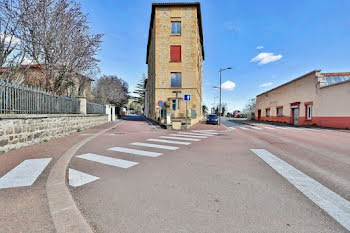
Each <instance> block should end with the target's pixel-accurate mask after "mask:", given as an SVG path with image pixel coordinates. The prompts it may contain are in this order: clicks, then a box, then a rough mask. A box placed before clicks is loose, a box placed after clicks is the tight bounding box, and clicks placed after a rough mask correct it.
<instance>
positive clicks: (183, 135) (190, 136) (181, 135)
mask: <svg viewBox="0 0 350 233" xmlns="http://www.w3.org/2000/svg"><path fill="white" fill-rule="evenodd" d="M170 136H179V137H188V138H208V137H207V136H195V135H187V134H180V133H178V134H170Z"/></svg>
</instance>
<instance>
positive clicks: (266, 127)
mask: <svg viewBox="0 0 350 233" xmlns="http://www.w3.org/2000/svg"><path fill="white" fill-rule="evenodd" d="M264 128H265V129H273V130H275V129H276V128H272V127H268V126H265V127H264Z"/></svg>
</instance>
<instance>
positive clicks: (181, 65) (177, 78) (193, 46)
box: [145, 2, 204, 124]
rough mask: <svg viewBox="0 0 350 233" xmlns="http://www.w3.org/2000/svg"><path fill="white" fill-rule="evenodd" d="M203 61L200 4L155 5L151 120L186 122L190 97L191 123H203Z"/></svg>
mask: <svg viewBox="0 0 350 233" xmlns="http://www.w3.org/2000/svg"><path fill="white" fill-rule="evenodd" d="M203 60H204V48H203V32H202V20H201V10H200V3H199V2H192V3H187V2H186V3H153V4H152V13H151V21H150V27H149V34H148V44H147V58H146V64H148V79H147V82H146V85H145V90H146V98H145V114H146V116H147V117H148V118H150V119H152V120H155V121H161V122H162V123H164V124H166V123H168V124H169V123H170V124H171V122H172V121H174V120H176V121H180V120H181V121H182V122H185V117H186V103H185V101H184V95H185V94H189V95H191V100H190V101H188V102H187V105H188V106H187V107H188V111H187V114H188V115H187V116H188V118H189V120H188V123H189V124H195V123H197V122H198V121H199V120H201V119H202V117H203V111H202V79H203V71H202V70H203V69H202V65H203ZM162 103H164V105H163V106H162V107H161V105H162ZM169 119H171V120H170V121H169Z"/></svg>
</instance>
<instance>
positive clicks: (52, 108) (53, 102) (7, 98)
mask: <svg viewBox="0 0 350 233" xmlns="http://www.w3.org/2000/svg"><path fill="white" fill-rule="evenodd" d="M4 113H17V114H61V113H65V114H67V113H80V100H79V99H76V98H72V97H67V96H61V95H57V94H55V93H52V92H47V91H44V90H41V89H39V88H33V87H27V86H22V85H18V84H15V83H9V82H5V81H3V80H1V79H0V114H4Z"/></svg>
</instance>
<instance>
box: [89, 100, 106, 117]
mask: <svg viewBox="0 0 350 233" xmlns="http://www.w3.org/2000/svg"><path fill="white" fill-rule="evenodd" d="M86 113H87V114H106V106H105V105H102V104H96V103H90V102H86Z"/></svg>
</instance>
